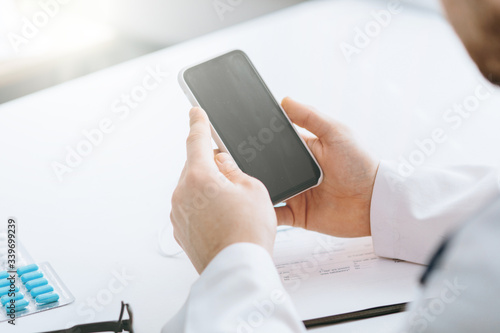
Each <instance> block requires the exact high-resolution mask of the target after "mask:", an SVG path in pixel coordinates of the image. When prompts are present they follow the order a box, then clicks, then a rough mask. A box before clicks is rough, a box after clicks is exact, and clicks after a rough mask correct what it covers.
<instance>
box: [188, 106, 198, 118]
mask: <svg viewBox="0 0 500 333" xmlns="http://www.w3.org/2000/svg"><path fill="white" fill-rule="evenodd" d="M196 112H198V108H196V107H194V108H191V110H189V118H193V116H194V115H195V114H196Z"/></svg>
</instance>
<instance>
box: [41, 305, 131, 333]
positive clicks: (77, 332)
mask: <svg viewBox="0 0 500 333" xmlns="http://www.w3.org/2000/svg"><path fill="white" fill-rule="evenodd" d="M125 309H127V313H128V318H129V319H125V320H123V313H124V312H125ZM133 321H134V316H133V313H132V309H131V308H130V305H129V304H126V303H123V302H122V308H121V310H120V318H118V321H103V322H99V323H91V324H82V325H76V326H73V327H71V328H67V329H64V330H58V331H50V332H42V333H97V332H115V333H117V332H129V333H134V328H133V326H132V323H133Z"/></svg>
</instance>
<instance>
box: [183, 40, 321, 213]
mask: <svg viewBox="0 0 500 333" xmlns="http://www.w3.org/2000/svg"><path fill="white" fill-rule="evenodd" d="M179 83H180V85H181V87H182V89H183V90H184V93H185V94H186V96H187V97H188V99H189V100H190V101H191V103H192V104H193V106H199V107H201V108H202V109H204V110H205V112H206V113H207V115H208V118H209V120H210V123H211V127H212V137H213V139H214V141H215V143H216V144H217V146H218V147H219V149H220V150H221V151H224V152H227V153H229V154H230V155H231V156H232V157H233V159H234V160H235V161H236V163H237V164H238V166H239V167H240V169H241V170H242V171H243V172H245V173H247V174H248V175H250V176H252V177H255V178H257V179H259V180H260V181H261V182H262V183H264V185H265V186H266V188H267V190H268V192H269V195H270V197H271V200H272V202H273V204H278V203H280V202H283V201H286V200H288V199H290V198H291V197H293V196H295V195H297V194H299V193H302V192H304V191H306V190H308V189H310V188H312V187H315V186H317V185H319V184H320V183H321V181H322V179H323V173H322V170H321V168H320V166H319V164H318V162H317V161H316V159H315V158H314V156H313V154H312V153H311V151H310V150H309V148H308V147H307V145H306V144H305V143H304V141H303V140H302V138H301V137H300V135H299V134H298V133H297V131H296V129H295V127H294V126H293V125H292V123H291V122H290V120H289V119H288V116H287V115H286V113H285V112H284V111H283V109H282V108H281V106H280V104H279V103H278V102H277V101H276V99H275V98H274V97H273V95H272V94H271V92H270V91H269V89H268V87H267V86H266V84H265V83H264V81H263V80H262V78H261V77H260V75H259V73H258V72H257V70H256V69H255V67H254V65H253V64H252V62H251V61H250V59H249V58H248V56H247V55H246V54H245V53H244V52H242V51H240V50H235V51H231V52H229V53H225V54H223V55H220V56H217V57H215V58H212V59H210V60H207V61H204V62H202V63H199V64H196V65H194V66H190V67H188V68H185V69H183V70H182V71H181V72H180V73H179Z"/></svg>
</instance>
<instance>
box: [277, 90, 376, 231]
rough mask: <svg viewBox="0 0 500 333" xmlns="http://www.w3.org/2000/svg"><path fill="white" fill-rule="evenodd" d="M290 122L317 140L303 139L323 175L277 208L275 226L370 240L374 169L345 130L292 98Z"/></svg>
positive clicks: (286, 106)
mask: <svg viewBox="0 0 500 333" xmlns="http://www.w3.org/2000/svg"><path fill="white" fill-rule="evenodd" d="M282 106H283V109H284V110H285V112H286V113H287V114H288V117H289V118H290V120H291V121H292V122H293V123H295V124H297V125H298V126H300V127H303V128H305V129H307V130H309V131H310V132H311V133H313V134H314V135H315V136H303V137H304V139H305V141H306V143H307V145H308V146H309V149H311V151H312V153H313V154H314V156H315V157H316V159H317V161H318V163H319V165H320V166H321V168H322V170H323V177H324V178H323V182H322V183H321V185H319V186H318V187H315V188H313V189H311V190H309V191H307V192H304V193H302V194H300V195H298V196H296V197H294V198H292V199H290V200H288V201H287V202H286V206H285V207H279V208H276V214H277V216H278V224H280V225H283V224H285V225H291V226H294V227H301V228H305V229H309V230H314V231H318V232H322V233H325V234H329V235H333V236H339V237H359V236H369V235H370V202H371V198H372V191H373V184H374V182H375V176H376V174H377V168H378V163H377V162H376V161H375V160H374V159H373V158H371V157H370V155H369V154H367V153H366V152H365V151H363V150H362V149H361V148H360V147H358V145H357V144H356V143H355V141H354V139H353V138H352V136H351V133H350V132H349V130H348V129H347V128H346V127H344V126H343V125H342V124H339V123H337V122H335V121H334V120H332V119H329V118H327V117H326V116H324V115H321V114H320V113H318V112H316V111H315V110H313V109H312V108H310V107H308V106H305V105H303V104H300V103H297V102H295V101H293V100H292V99H290V98H285V99H284V100H283V102H282Z"/></svg>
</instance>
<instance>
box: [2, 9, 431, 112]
mask: <svg viewBox="0 0 500 333" xmlns="http://www.w3.org/2000/svg"><path fill="white" fill-rule="evenodd" d="M303 1H306V0H0V103H4V102H7V101H9V100H12V99H15V98H18V97H22V96H24V95H27V94H29V93H32V92H35V91H38V90H41V89H44V88H47V87H50V86H53V85H56V84H59V83H61V82H64V81H67V80H71V79H73V78H76V77H79V76H82V75H85V74H88V73H91V72H94V71H97V70H99V69H102V68H105V67H108V66H112V65H114V64H117V63H120V62H123V61H126V60H128V59H132V58H135V57H138V56H141V55H143V54H146V53H150V52H154V51H156V50H159V49H162V48H165V47H168V46H171V45H174V44H176V43H179V42H182V41H185V40H188V39H191V38H195V37H197V36H200V35H203V34H207V33H210V32H212V31H215V30H218V29H222V28H225V27H228V26H231V25H234V24H237V23H240V22H243V21H246V20H250V19H252V18H255V17H257V16H261V15H265V14H267V13H270V12H273V11H276V10H279V9H282V8H285V7H288V6H292V5H294V4H297V3H300V2H303ZM309 1H314V0H309ZM316 1H319V0H316ZM329 1H335V0H329ZM367 1H370V0H367ZM396 1H397V0H396ZM402 1H404V2H411V3H414V4H417V5H419V6H422V9H423V10H438V11H439V8H440V6H439V2H438V0H402ZM236 9H238V10H236Z"/></svg>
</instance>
